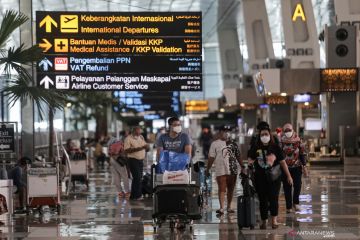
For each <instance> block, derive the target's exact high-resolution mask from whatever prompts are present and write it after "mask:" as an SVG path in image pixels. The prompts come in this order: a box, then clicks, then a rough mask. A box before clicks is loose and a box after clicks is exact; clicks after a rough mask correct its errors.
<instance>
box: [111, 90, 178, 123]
mask: <svg viewBox="0 0 360 240" xmlns="http://www.w3.org/2000/svg"><path fill="white" fill-rule="evenodd" d="M113 98H114V99H117V100H118V101H117V102H118V103H119V105H115V106H113V111H114V112H129V110H135V111H136V112H141V113H144V112H152V111H155V112H159V111H164V112H167V113H174V114H177V115H180V108H181V105H180V104H181V103H180V93H179V92H176V91H175V92H137V91H114V92H113ZM148 117H149V118H150V116H147V118H148ZM154 119H156V118H155V117H154ZM148 120H153V119H148Z"/></svg>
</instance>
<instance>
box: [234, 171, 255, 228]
mask: <svg viewBox="0 0 360 240" xmlns="http://www.w3.org/2000/svg"><path fill="white" fill-rule="evenodd" d="M241 183H242V185H243V196H239V197H238V201H237V215H238V226H239V229H242V228H243V227H246V228H250V229H254V227H255V224H256V216H255V196H254V195H255V192H254V189H253V187H252V186H251V185H250V182H249V176H246V175H242V181H241Z"/></svg>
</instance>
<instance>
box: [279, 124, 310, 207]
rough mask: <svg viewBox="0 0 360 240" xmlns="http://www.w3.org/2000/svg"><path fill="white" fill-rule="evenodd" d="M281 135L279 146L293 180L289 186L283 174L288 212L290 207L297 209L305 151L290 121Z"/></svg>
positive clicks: (305, 169) (304, 164)
mask: <svg viewBox="0 0 360 240" xmlns="http://www.w3.org/2000/svg"><path fill="white" fill-rule="evenodd" d="M283 133H284V134H283V135H282V136H281V140H280V146H281V148H282V150H283V152H284V156H285V162H286V164H287V166H288V168H289V172H290V175H291V177H292V179H293V181H294V184H293V185H292V186H291V185H290V184H289V183H288V181H287V179H286V177H284V176H283V178H282V182H283V188H284V193H285V200H286V212H287V213H290V212H291V210H292V208H294V210H295V211H299V210H300V209H299V196H300V192H301V177H302V173H303V172H304V174H305V176H307V168H306V151H305V146H304V144H303V143H302V142H301V139H300V138H299V137H298V135H297V133H296V132H295V131H294V130H293V127H292V125H291V124H290V123H287V124H285V125H284V127H283Z"/></svg>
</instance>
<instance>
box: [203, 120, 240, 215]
mask: <svg viewBox="0 0 360 240" xmlns="http://www.w3.org/2000/svg"><path fill="white" fill-rule="evenodd" d="M230 130H231V129H230V128H229V127H226V126H223V127H221V128H220V130H219V135H218V137H219V138H218V139H217V140H215V141H214V142H212V144H211V146H210V150H209V160H208V165H207V169H206V174H207V175H209V172H210V169H211V167H212V165H213V163H214V162H215V172H216V181H217V184H218V187H219V193H218V194H219V202H220V209H218V210H217V211H216V213H217V214H219V215H222V214H224V203H225V193H226V194H227V212H228V213H234V210H233V209H232V208H231V202H232V198H233V194H234V189H235V185H236V178H237V175H238V169H237V162H238V163H239V165H240V167H241V168H243V162H242V160H241V157H240V149H239V146H238V145H237V144H236V142H234V141H232V140H231V138H230V136H231V134H230Z"/></svg>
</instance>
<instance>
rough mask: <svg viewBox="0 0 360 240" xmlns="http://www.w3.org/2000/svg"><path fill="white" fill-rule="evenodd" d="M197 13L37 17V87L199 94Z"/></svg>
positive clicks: (47, 14)
mask: <svg viewBox="0 0 360 240" xmlns="http://www.w3.org/2000/svg"><path fill="white" fill-rule="evenodd" d="M201 34H202V33H201V12H44V11H37V12H36V39H37V43H38V44H39V46H40V47H41V48H42V49H43V53H44V58H43V59H42V60H41V61H39V63H38V64H37V82H38V86H40V87H43V88H46V89H50V88H55V89H62V90H102V91H115V90H120V91H201V90H202V39H201Z"/></svg>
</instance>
